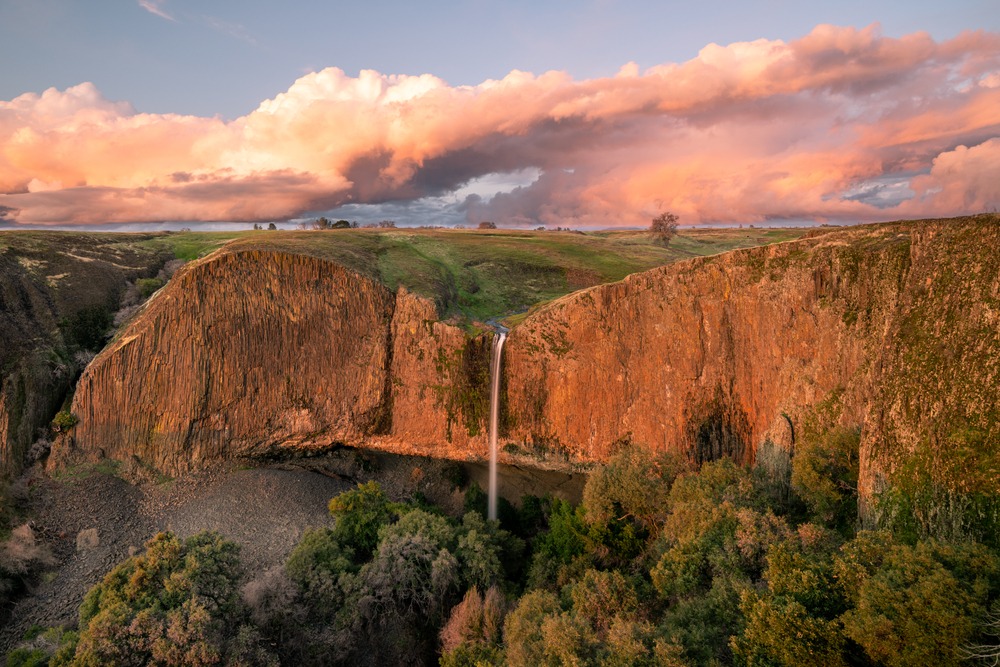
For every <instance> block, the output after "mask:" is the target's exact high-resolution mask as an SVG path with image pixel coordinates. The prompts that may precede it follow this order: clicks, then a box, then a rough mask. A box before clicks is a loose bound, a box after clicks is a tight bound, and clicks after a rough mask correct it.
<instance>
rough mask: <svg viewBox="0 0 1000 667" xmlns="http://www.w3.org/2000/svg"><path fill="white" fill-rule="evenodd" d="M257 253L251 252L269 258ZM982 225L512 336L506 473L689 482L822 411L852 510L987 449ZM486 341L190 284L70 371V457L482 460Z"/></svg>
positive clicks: (568, 317) (607, 290) (703, 275)
mask: <svg viewBox="0 0 1000 667" xmlns="http://www.w3.org/2000/svg"><path fill="white" fill-rule="evenodd" d="M264 247H265V248H266V246H264ZM997 247H1000V224H998V221H997V218H996V216H977V217H972V218H962V219H956V220H946V221H930V222H926V221H923V222H903V223H891V224H883V225H869V226H859V227H853V228H848V229H841V230H835V231H826V230H821V231H817V233H816V234H814V235H811V236H809V237H806V238H803V239H800V240H798V241H793V242H788V243H782V244H777V245H772V246H765V247H758V248H751V249H746V250H739V251H734V252H730V253H725V254H722V255H717V256H713V257H705V258H697V259H692V260H688V261H685V262H679V263H676V264H672V265H668V266H664V267H661V268H657V269H653V270H651V271H646V272H643V273H638V274H634V275H632V276H629V277H628V278H626V279H625V280H623V281H621V282H618V283H613V284H607V285H600V286H597V287H593V288H590V289H586V290H582V291H580V292H576V293H573V294H571V295H568V296H566V297H563V298H561V299H558V300H556V301H554V302H552V303H551V304H549V305H547V306H545V307H543V308H540V309H539V310H537V311H535V312H533V313H532V314H530V315H528V316H527V317H526V318H525V319H524V320H523V322H522V323H521V324H519V325H518V326H516V327H514V329H513V330H512V331H511V332H510V336H509V338H508V341H507V345H506V347H505V352H504V362H503V363H504V369H505V370H504V376H505V377H504V382H503V387H504V389H503V392H502V394H503V396H502V399H501V446H502V458H503V459H506V460H507V461H522V462H526V463H529V464H531V465H534V466H549V467H555V466H566V465H568V464H573V463H587V462H599V461H603V460H606V458H607V457H608V456H609V455H611V454H612V453H613V452H614V451H616V450H617V449H618V448H620V447H621V446H622V443H624V442H626V441H628V442H632V443H634V444H636V445H638V446H641V447H645V448H648V449H651V450H655V451H666V450H672V451H679V452H683V453H685V454H687V455H688V456H689V457H691V458H692V459H694V460H696V461H706V460H711V459H714V458H718V457H719V456H722V455H724V454H725V455H730V456H733V457H735V458H736V459H738V460H741V461H745V462H750V461H752V460H754V458H755V456H756V452H757V448H758V447H759V446H760V444H761V443H762V442H765V441H769V442H771V443H773V444H775V445H777V446H778V447H779V448H781V449H786V448H788V447H790V446H791V445H792V444H793V442H794V434H795V431H796V429H797V428H798V427H799V422H800V420H801V418H802V415H803V414H804V412H805V411H806V410H808V409H809V408H810V407H811V406H814V405H815V404H817V403H818V402H820V401H823V400H825V399H831V398H832V397H836V404H837V406H838V408H837V409H838V418H839V420H840V422H841V423H843V424H844V425H849V426H862V425H863V426H864V428H863V435H862V451H861V466H862V471H861V487H862V489H861V490H862V493H869V492H870V491H871V488H872V485H873V480H875V479H876V478H877V477H878V476H879V475H884V474H885V473H886V472H887V471H888V470H891V469H892V467H893V466H894V465H895V464H896V463H895V462H896V461H897V460H898V459H899V457H900V456H902V455H903V454H905V453H906V452H907V451H912V449H913V448H914V447H916V445H917V443H918V442H920V441H921V440H930V441H935V439H942V438H944V437H945V435H946V433H945V431H946V430H947V429H948V428H951V427H954V425H955V424H957V423H961V424H964V425H966V426H967V427H969V428H975V429H979V430H980V431H982V433H984V434H985V437H987V438H992V439H994V440H995V439H997V438H1000V425H998V424H997V422H996V421H995V420H994V419H993V417H991V415H992V414H993V413H994V412H995V407H994V406H995V396H996V393H997V389H998V387H1000V293H998V290H1000V287H998V285H1000V258H998V256H997V253H996V252H995V248H997ZM490 337H491V334H488V333H487V334H482V335H476V336H470V335H468V334H466V333H465V332H463V331H462V330H461V329H459V328H458V327H455V326H452V325H450V324H446V323H443V322H440V321H438V319H437V312H436V310H435V307H434V304H433V303H432V302H430V301H429V300H427V299H424V298H422V297H419V296H416V295H414V294H410V293H408V292H407V291H406V290H405V289H400V290H399V291H397V292H395V293H394V292H392V291H391V290H389V289H388V288H387V287H386V286H385V285H383V284H381V283H379V282H377V281H376V280H374V279H372V278H369V277H367V276H365V275H362V274H361V273H358V272H357V271H354V270H350V269H348V268H345V266H341V265H340V264H337V263H335V262H333V261H331V260H330V259H328V258H324V257H319V256H311V255H309V254H307V251H306V250H303V249H302V248H301V247H300V248H298V249H288V248H283V249H279V248H274V249H265V250H262V249H260V247H258V246H250V247H245V246H240V245H239V244H232V245H230V246H227V247H226V248H224V249H222V250H220V251H217V252H216V253H214V254H213V255H211V256H209V257H207V258H205V259H203V260H200V261H198V262H194V263H191V264H189V265H187V266H186V267H184V268H183V269H182V270H181V271H179V272H178V274H177V276H176V277H175V278H174V279H173V280H172V281H171V282H170V283H169V284H168V285H167V286H166V287H164V288H163V289H162V290H161V291H160V292H159V293H158V294H157V295H156V297H154V298H153V299H152V300H151V302H150V303H149V304H148V306H147V307H146V308H145V310H144V311H143V312H142V313H141V314H139V315H138V316H137V317H136V318H135V319H134V320H133V321H132V322H131V324H130V325H129V326H128V327H127V328H126V329H125V330H124V331H123V332H122V333H121V335H120V336H119V337H118V338H117V339H116V340H115V341H114V342H113V343H112V344H111V345H110V346H109V347H108V348H107V349H106V350H104V351H103V352H102V353H101V354H100V355H99V356H98V357H97V358H96V359H94V360H93V361H92V362H91V363H90V365H89V366H88V367H87V368H86V370H85V371H84V373H83V376H82V378H81V380H80V382H79V385H78V387H77V391H76V394H75V399H74V403H73V412H74V414H76V415H77V416H78V417H79V418H80V423H79V424H78V425H77V426H76V427H75V432H74V441H75V448H76V453H73V452H72V451H71V450H70V448H69V447H63V446H62V445H61V443H60V442H57V443H55V444H54V445H53V451H52V454H51V456H50V459H49V461H50V465H58V464H59V463H60V462H65V461H67V460H70V459H72V458H73V457H74V456H82V457H84V458H87V457H90V458H94V457H95V456H96V454H97V453H98V452H99V450H100V448H101V447H106V454H107V456H109V457H112V458H115V459H120V460H121V459H127V458H128V457H131V456H133V455H134V456H136V457H138V458H137V460H139V461H141V462H142V464H143V465H148V466H150V467H151V468H155V469H157V470H159V471H161V472H164V473H167V474H171V475H173V474H177V473H180V472H183V471H185V470H189V469H194V468H200V467H204V466H206V465H207V464H209V463H210V462H212V461H216V460H221V459H230V458H236V457H243V456H261V455H269V454H274V453H278V452H311V451H316V450H320V449H325V448H331V447H334V446H336V445H337V444H348V445H355V446H363V447H370V448H375V449H383V450H387V451H393V452H398V453H406V454H423V455H430V456H435V457H443V458H453V459H465V460H482V459H484V458H485V457H486V438H485V430H486V429H485V421H486V417H487V413H488V405H487V384H488V372H489V371H488V355H489V341H490Z"/></svg>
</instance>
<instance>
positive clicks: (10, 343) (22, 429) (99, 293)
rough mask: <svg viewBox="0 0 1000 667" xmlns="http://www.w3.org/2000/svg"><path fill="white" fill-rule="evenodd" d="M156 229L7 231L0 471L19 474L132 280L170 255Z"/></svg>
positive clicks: (0, 258)
mask: <svg viewBox="0 0 1000 667" xmlns="http://www.w3.org/2000/svg"><path fill="white" fill-rule="evenodd" d="M154 237H155V235H149V234H145V235H129V236H128V237H126V238H123V237H122V236H120V235H115V234H74V233H65V232H4V233H3V234H2V235H0V478H3V477H9V476H11V475H14V474H17V473H18V472H19V471H20V470H21V467H22V465H23V463H24V457H25V453H26V452H27V450H28V448H29V446H30V445H31V443H33V442H34V441H35V440H36V439H38V438H39V435H40V430H41V431H42V433H44V431H45V428H46V427H47V426H48V424H49V422H51V421H52V418H53V417H54V416H55V414H56V412H57V411H58V410H59V407H60V406H61V405H62V404H63V401H64V399H65V398H66V395H67V393H68V392H69V391H70V389H71V386H72V383H73V380H74V379H75V377H76V375H77V373H78V372H79V368H80V366H81V364H82V363H84V362H85V359H86V356H85V355H84V356H80V355H79V353H81V352H82V353H86V352H88V351H96V350H97V349H99V348H100V347H101V346H102V345H103V336H104V333H105V331H106V330H107V328H109V327H110V325H111V318H112V313H113V312H114V311H115V310H117V308H118V300H119V297H120V295H121V293H122V292H123V291H124V290H125V288H126V285H127V283H128V281H129V280H134V279H135V278H137V277H141V276H146V275H152V274H154V273H156V270H157V269H158V268H159V267H160V266H162V265H163V263H164V261H165V260H166V259H167V257H168V255H167V254H165V252H164V250H163V249H162V248H157V247H153V246H143V245H142V244H143V242H145V241H149V240H151V239H153V238H154Z"/></svg>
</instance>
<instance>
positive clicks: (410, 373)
mask: <svg viewBox="0 0 1000 667" xmlns="http://www.w3.org/2000/svg"><path fill="white" fill-rule="evenodd" d="M473 344H474V341H467V340H466V337H465V335H464V334H463V332H462V331H461V330H460V329H457V328H455V327H451V326H448V325H445V324H442V323H440V322H437V321H436V317H435V311H434V306H433V304H432V303H431V302H429V301H427V300H425V299H421V298H419V297H417V296H414V295H411V294H409V293H407V292H406V291H405V290H401V291H400V293H399V294H394V293H392V292H390V291H389V290H388V289H386V287H385V286H383V285H382V284H381V283H379V282H376V281H375V280H373V279H371V278H368V277H365V276H362V275H360V274H358V273H355V272H352V271H350V270H348V269H345V268H344V267H342V266H340V265H338V264H335V263H333V262H330V261H327V260H324V259H320V258H317V257H312V256H309V255H304V254H292V253H288V252H283V251H277V252H267V251H260V250H233V251H222V252H219V253H216V254H214V255H212V256H210V257H208V258H206V259H205V260H201V261H199V262H195V263H192V264H191V265H189V266H188V267H186V268H185V269H184V270H182V272H180V273H178V275H177V276H175V278H174V279H173V280H172V281H171V283H170V284H169V285H168V286H167V287H166V288H164V289H163V290H162V291H161V292H160V293H158V294H157V295H155V296H154V297H153V299H151V300H150V302H149V303H148V304H147V306H146V310H145V312H143V313H142V314H141V316H139V317H138V318H136V320H135V321H134V322H133V323H132V325H131V326H129V327H128V328H127V329H126V330H125V331H123V332H122V333H121V335H120V336H119V337H118V338H117V339H116V340H114V341H113V342H112V343H111V345H109V346H108V348H107V349H105V350H104V351H103V352H102V353H101V354H100V355H99V356H98V357H97V358H96V359H95V360H94V361H93V362H92V363H91V365H90V366H89V367H88V368H87V370H86V372H85V373H84V374H83V376H82V377H81V378H80V382H79V384H78V386H77V393H76V397H75V401H74V403H73V413H74V414H75V415H76V416H77V417H78V418H79V420H80V423H79V424H78V426H77V427H76V428H75V429H74V433H73V444H72V447H70V448H69V449H67V447H66V444H68V443H63V446H62V447H61V448H60V449H58V451H54V452H53V454H54V456H53V462H54V463H59V462H60V461H67V460H73V459H74V458H78V457H80V456H82V457H83V458H85V459H94V458H101V457H110V458H114V459H119V460H122V459H129V458H131V457H136V458H138V459H139V461H140V462H142V463H144V464H146V465H148V466H151V467H153V468H155V469H157V470H160V471H164V472H168V473H171V474H173V473H178V472H183V471H187V470H190V469H193V468H197V467H199V466H200V465H202V464H203V463H205V462H208V461H213V460H219V459H224V458H229V457H234V456H261V455H264V456H266V455H273V454H277V453H280V452H281V451H282V450H290V451H299V452H306V451H310V450H317V449H323V448H328V447H330V446H333V445H337V444H347V445H363V444H370V443H376V446H380V447H381V448H382V449H387V450H395V451H413V447H414V446H415V447H417V448H419V449H420V451H427V452H428V453H431V454H434V455H439V456H449V455H450V456H452V457H458V456H462V455H463V453H464V452H467V451H468V447H469V443H468V438H467V436H465V437H463V436H464V435H465V434H466V430H465V429H459V428H455V425H454V424H453V423H451V420H450V418H449V414H453V413H451V412H450V411H449V405H450V401H451V397H450V393H451V387H452V386H457V385H459V384H461V383H460V382H459V380H458V378H457V377H453V376H455V375H456V373H457V372H458V371H460V370H461V365H460V364H456V360H460V359H461V357H462V354H463V351H464V349H465V348H466V347H467V346H469V345H473ZM411 442H412V443H415V445H409V444H408V443H411Z"/></svg>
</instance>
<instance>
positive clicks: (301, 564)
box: [285, 528, 356, 609]
mask: <svg viewBox="0 0 1000 667" xmlns="http://www.w3.org/2000/svg"><path fill="white" fill-rule="evenodd" d="M355 569H356V568H354V566H353V553H352V550H351V547H350V546H345V545H344V544H342V543H341V542H340V541H339V540H338V538H337V533H336V532H335V531H333V530H330V529H329V528H319V529H316V530H309V531H306V533H305V535H303V536H302V539H301V540H300V541H299V543H298V544H297V545H296V546H295V549H293V550H292V553H291V554H289V556H288V560H287V561H286V563H285V572H286V573H287V574H288V576H289V578H291V580H292V581H293V582H295V583H296V584H298V586H299V588H300V589H301V590H302V591H303V593H304V595H305V597H306V599H307V600H308V601H309V602H310V604H311V605H312V606H313V607H314V608H320V609H323V608H336V607H337V606H338V605H340V604H342V603H343V600H344V590H343V588H344V583H343V575H344V574H345V573H349V572H352V571H353V570H355Z"/></svg>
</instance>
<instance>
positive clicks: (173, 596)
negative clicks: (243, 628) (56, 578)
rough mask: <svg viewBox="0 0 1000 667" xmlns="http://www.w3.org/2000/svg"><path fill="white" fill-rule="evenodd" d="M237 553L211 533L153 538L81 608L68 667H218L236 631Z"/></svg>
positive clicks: (115, 571)
mask: <svg viewBox="0 0 1000 667" xmlns="http://www.w3.org/2000/svg"><path fill="white" fill-rule="evenodd" d="M238 581H239V547H238V546H237V545H235V544H233V543H232V542H227V541H225V540H223V539H222V537H220V536H219V535H218V534H215V533H200V534H198V535H195V536H194V537H190V538H188V539H187V540H185V541H183V542H182V541H181V540H179V539H177V538H176V537H174V536H173V535H172V534H171V533H160V534H158V535H157V536H156V537H154V538H153V539H152V540H150V541H149V543H148V544H147V545H146V551H145V552H144V553H142V554H139V555H137V556H133V557H132V558H129V559H128V560H126V561H125V562H124V563H122V564H121V565H119V566H117V567H116V568H114V569H113V570H112V571H111V572H110V573H108V575H107V576H105V577H104V580H103V581H102V582H101V583H100V584H97V585H96V586H94V587H93V588H92V589H91V590H90V592H89V593H87V596H86V597H85V598H84V601H83V604H82V605H81V606H80V635H79V643H78V644H77V646H76V648H75V656H74V658H73V661H72V664H81V665H90V664H157V665H206V664H213V663H216V662H222V661H223V659H224V657H225V654H226V652H227V639H229V638H230V637H231V635H232V634H233V633H235V631H236V630H237V626H238V619H239V615H238V609H239V593H238V589H237V583H238Z"/></svg>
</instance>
